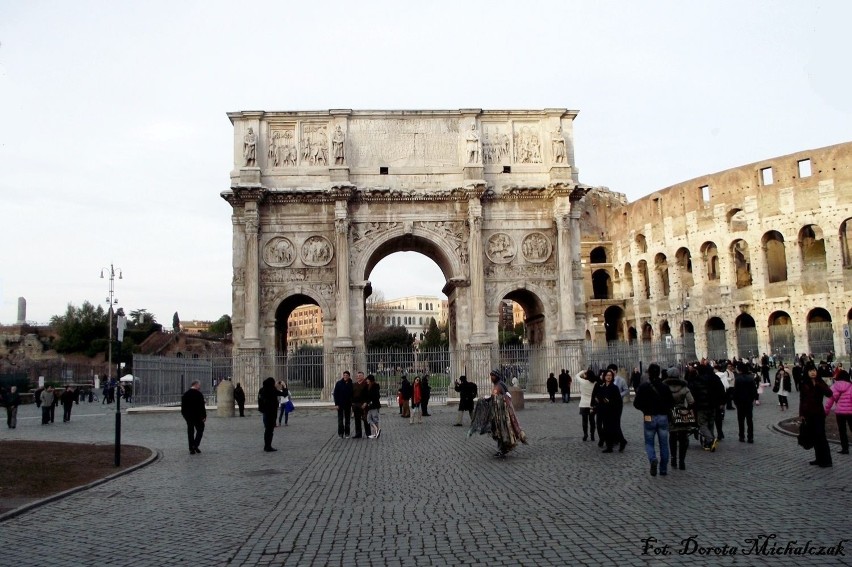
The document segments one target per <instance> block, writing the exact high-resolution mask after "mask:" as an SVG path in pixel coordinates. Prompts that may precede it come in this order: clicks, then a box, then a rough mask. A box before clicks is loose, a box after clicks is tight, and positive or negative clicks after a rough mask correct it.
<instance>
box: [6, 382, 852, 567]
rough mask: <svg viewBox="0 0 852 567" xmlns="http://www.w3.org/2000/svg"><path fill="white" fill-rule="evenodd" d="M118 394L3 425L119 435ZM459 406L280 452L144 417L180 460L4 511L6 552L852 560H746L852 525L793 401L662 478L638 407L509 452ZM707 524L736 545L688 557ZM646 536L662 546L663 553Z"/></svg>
mask: <svg viewBox="0 0 852 567" xmlns="http://www.w3.org/2000/svg"><path fill="white" fill-rule="evenodd" d="M794 397H795V394H794ZM791 405H793V406H794V407H796V406H797V401H796V400H792V401H791ZM105 407H106V406H99V405H91V406H89V405H88V404H82V405H80V406H76V407H75V409H74V414H73V415H72V421H71V422H70V423H67V424H62V423H56V424H53V425H50V426H42V425H40V424H39V421H38V420H37V418H36V415H35V408H34V407H32V406H30V407H27V408H22V412H21V418H20V419H19V425H18V428H17V429H15V430H8V429H6V428H3V429H2V431H0V438H2V439H40V440H57V441H75V442H105V443H110V442H111V441H112V439H113V414H112V413H109V411H108V410H106V409H105ZM213 413H214V414H215V412H213ZM455 415H456V414H455V411H453V409H452V408H445V407H435V408H433V415H432V417H427V418H424V420H423V421H424V423H423V424H422V425H410V424H409V423H408V422H407V420H403V419H401V418H400V417H398V415H397V414H396V410H395V408H394V409H385V410H383V415H382V424H383V432H382V436H381V438H380V439H378V440H370V439H366V438H365V439H359V440H355V439H350V440H345V439H339V438H338V437H337V435H336V424H335V414H334V411H333V410H330V409H318V408H306V407H301V408H298V409H297V411H296V412H295V413H294V414H292V415H291V423H290V426H289V427H286V428H285V427H282V428H279V429H277V430H276V433H275V441H274V442H273V445H274V446H276V447H277V448H278V449H279V450H278V452H276V453H264V452H262V451H261V448H262V427H261V424H260V419H259V417H258V416H257V414H254V413H253V414H251V415H249V416H248V417H245V418H233V419H224V418H217V417H215V415H211V417H210V418H209V419H208V425H207V430H206V432H205V435H204V441H203V443H202V450H203V451H204V452H203V453H202V454H200V455H194V456H190V454H189V452H188V451H187V449H186V448H185V446H184V444H185V428H184V426H183V422H182V420H181V418H180V416H179V415H178V414H165V415H163V414H156V415H155V414H133V415H127V416H125V417H124V420H123V436H122V438H123V441H124V442H125V443H128V444H138V445H144V446H147V447H151V448H153V449H158V450H160V451H161V452H162V458H161V459H160V460H158V461H157V462H155V463H153V464H152V465H149V466H147V467H145V468H142V469H140V470H138V471H135V472H133V473H131V474H128V475H125V476H122V477H120V478H117V479H115V480H113V481H110V482H107V483H105V484H101V485H99V486H97V487H95V488H93V489H90V490H85V491H82V492H79V493H77V494H74V495H72V496H69V497H67V498H64V499H62V500H60V501H57V502H54V503H51V504H48V505H45V506H42V507H40V508H37V509H35V510H32V511H30V512H27V513H25V514H22V515H20V516H18V517H15V518H12V519H10V520H8V521H6V522H4V523H2V524H0V549H3V550H4V551H3V555H2V559H0V564H2V565H10V566H11V565H15V566H25V565H46V564H50V565H51V566H53V567H60V566H64V565H92V566H106V565H193V566H199V565H234V566H236V565H459V564H469V565H473V564H488V565H566V564H573V565H606V564H618V565H684V564H687V565H689V564H695V565H699V564H700V565H761V564H765V565H850V564H852V543H850V544H849V550H848V552H847V550H846V543H845V542H844V547H843V550H844V552H845V553H847V554H846V555H843V556H838V557H833V556H813V555H807V556H792V555H781V556H777V555H762V554H759V553H751V554H748V555H746V553H747V552H749V551H754V550H753V545H752V543H751V542H750V540H751V539H754V538H760V537H762V536H769V537H772V536H774V539H772V540H769V545H768V546H767V547H766V548H765V549H766V551H767V552H768V551H769V550H770V549H771V548H773V547H774V546H777V547H779V548H781V549H784V548H785V547H786V546H787V545H788V543H789V542H797V543H794V544H792V545H793V547H796V546H800V547H801V546H804V545H805V544H806V542H808V541H810V542H811V543H810V546H811V547H812V548H818V547H819V546H835V545H837V544H838V542H840V541H841V540H843V539H844V538H850V531H849V529H850V528H849V525H850V518H852V514H850V512H849V510H850V507H849V496H850V491H852V489H850V482H849V478H850V472H852V461H850V458H849V456H846V455H837V454H836V450H837V447H836V446H832V451H833V456H834V463H835V466H834V468H831V469H820V468H817V467H813V466H809V465H808V461H809V460H811V459H812V458H813V452H806V451H804V450H802V449H800V448H798V447H797V446H796V442H795V439H793V438H791V437H787V436H783V435H781V434H779V433H776V432H774V431H772V430H771V429H770V426H771V425H772V424H773V423H774V422H776V421H778V420H779V419H780V417H781V416H782V414H780V413H779V411H778V408H777V406H774V405H768V404H764V405H763V406H760V407H758V408H755V416H756V429H757V432H756V441H755V444H754V445H749V444H744V443H738V442H737V440H736V420H735V416H734V415H733V412H731V413H730V414H729V416H728V417H727V419H726V430H727V432H726V433H727V439H726V440H725V441H724V442H723V443H722V444H721V446H720V448H719V450H718V451H717V452H715V453H708V452H704V451H701V450H696V444H695V443H694V442H693V444H692V446H691V449H690V451H689V454H688V456H687V470H686V471H670V472H669V475H668V476H667V477H656V478H652V477H650V476H649V474H648V463H647V458H646V457H645V453H644V450H643V442H642V430H641V415H640V414H639V412H638V411H635V410H634V409H633V408H632V406H630V405H627V406H626V407H625V410H624V419H623V426H624V431H625V435H626V437H627V439H628V441H629V444H628V445H627V448H626V450H625V452H624V453H622V454H619V453H618V452H616V453H614V454H602V453H601V452H600V450H599V449H598V447H597V444H595V443H591V442H585V443H584V442H582V432H581V429H580V420H579V416H578V415H577V406H576V401H575V402H572V403H571V404H567V405H566V404H561V403H557V404H550V403H527V407H526V409H524V410H523V411H521V412H519V417H520V420H521V423H522V425H523V426H524V429H525V430H526V431H527V434H528V436H529V438H530V440H531V444H530V445H528V446H521V447H520V448H519V449H518V450H516V451H515V452H514V453H512V454H511V456H510V457H509V458H507V459H506V460H496V459H494V458H493V457H492V456H491V455H492V454H493V452H494V450H495V444H494V442H493V441H492V440H491V439H490V437H488V436H476V437H473V438H468V437H467V436H466V434H465V433H466V430H467V428H466V427H465V428H461V427H453V426H452V423H453V421H454V419H455ZM784 415H786V414H784ZM832 419H833V418H832ZM3 458H14V457H13V456H12V455H5V456H3ZM690 536H694V537H695V539H694V541H695V542H696V544H697V545H698V546H701V548H702V549H703V548H710V547H715V548H717V553H718V552H721V551H724V549H723V548H722V546H727V547H728V549H729V550H730V549H733V550H734V551H735V552H736V555H732V556H730V555H716V554H712V555H710V556H709V557H708V556H707V555H702V554H701V553H699V551H697V550H696V551H695V552H694V553H692V554H686V555H684V554H681V553H680V552H682V551H684V549H685V547H684V545H685V544H683V543H681V542H682V541H683V540H684V539H685V538H689V537H690ZM647 538H654V539H655V540H656V544H655V547H653V548H651V547H649V548H648V549H647V550H645V544H644V543H643V539H647ZM46 541H49V542H50V546H49V548H50V550H51V551H50V552H44V551H43V550H44V548H43V547H40V545H39V542H46ZM761 544H762V541H761ZM664 545H666V546H668V547H667V548H664V547H663V546H664ZM686 550H687V551H692V550H693V546H692V544H686ZM643 551H647V553H643ZM654 551H656V552H657V553H661V554H659V555H658V554H655V553H654ZM665 552H668V553H670V554H668V555H666V554H662V553H665Z"/></svg>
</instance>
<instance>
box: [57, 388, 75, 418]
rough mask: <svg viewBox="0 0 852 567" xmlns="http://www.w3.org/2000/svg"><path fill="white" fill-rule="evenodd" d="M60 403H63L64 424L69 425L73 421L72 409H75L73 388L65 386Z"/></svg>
mask: <svg viewBox="0 0 852 567" xmlns="http://www.w3.org/2000/svg"><path fill="white" fill-rule="evenodd" d="M59 401H60V402H62V423H68V422H69V421H71V409H72V408H73V407H74V390H72V389H71V386H65V391H64V392H62V395H60V396H59Z"/></svg>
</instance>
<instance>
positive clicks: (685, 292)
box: [581, 143, 852, 359]
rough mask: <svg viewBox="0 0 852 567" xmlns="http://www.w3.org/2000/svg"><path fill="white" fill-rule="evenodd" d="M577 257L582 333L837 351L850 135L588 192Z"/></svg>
mask: <svg viewBox="0 0 852 567" xmlns="http://www.w3.org/2000/svg"><path fill="white" fill-rule="evenodd" d="M587 201H588V204H587V207H588V209H587V211H586V213H585V215H584V226H583V246H582V251H581V253H582V258H583V268H584V274H585V276H586V277H585V281H586V297H587V298H589V300H588V305H587V310H588V315H589V316H588V323H587V338H589V339H592V340H594V341H595V342H602V341H604V340H610V341H611V340H639V341H648V342H651V341H659V340H663V338H664V337H665V335H668V334H671V335H673V336H674V337H676V338H681V339H683V340H684V341H685V344H687V343H688V344H690V345H692V344H693V341H694V351H695V352H694V354H695V355H697V356H699V357H701V356H710V357H713V358H723V357H727V356H735V355H739V356H750V355H756V354H759V353H764V352H765V353H769V352H775V353H779V354H782V355H783V356H784V357H785V359H789V358H790V356H791V355H792V354H793V353H794V352H796V353H801V352H812V353H814V354H815V355H818V356H823V355H825V354H826V353H827V352H828V351H834V352H841V353H843V354H845V353H846V346H845V344H844V325H846V324H847V323H848V322H849V321H850V319H852V310H850V309H852V241H850V240H851V239H850V236H852V235H850V233H852V222H850V221H852V143H844V144H839V145H835V146H830V147H826V148H820V149H815V150H807V151H802V152H799V153H795V154H791V155H787V156H782V157H778V158H773V159H769V160H765V161H761V162H756V163H753V164H749V165H745V166H742V167H738V168H734V169H730V170H727V171H722V172H719V173H715V174H711V175H706V176H703V177H698V178H696V179H693V180H690V181H686V182H684V183H679V184H677V185H674V186H671V187H668V188H666V189H662V190H660V191H657V192H655V193H652V194H651V195H648V196H646V197H644V198H642V199H639V200H637V201H635V202H633V203H626V202H625V200H624V199H623V196H621V195H618V194H614V193H609V192H608V191H606V190H600V189H598V190H595V191H592V192H591V193H590V194H589V196H588V197H587Z"/></svg>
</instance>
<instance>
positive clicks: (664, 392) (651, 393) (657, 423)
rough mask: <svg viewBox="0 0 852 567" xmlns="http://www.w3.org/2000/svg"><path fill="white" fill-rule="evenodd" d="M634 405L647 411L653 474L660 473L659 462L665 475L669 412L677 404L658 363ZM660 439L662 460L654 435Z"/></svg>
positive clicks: (647, 449) (647, 443)
mask: <svg viewBox="0 0 852 567" xmlns="http://www.w3.org/2000/svg"><path fill="white" fill-rule="evenodd" d="M633 407H635V408H636V409H638V410H639V411H641V412H642V414H643V415H644V418H643V419H644V422H643V425H644V430H645V453H646V454H647V455H648V461H649V462H650V463H651V476H657V466H658V465H659V468H660V476H665V475H666V473H667V472H668V465H669V412H670V411H671V409H672V407H674V396H672V391H671V390H670V389H669V387H668V386H666V385H665V384H663V381H662V380H660V367H659V365H657V364H651V365H649V366H648V382H646V383H645V384H642V385H641V386H639V391H638V392H636V398H634V400H633ZM655 437H657V438H658V439H659V443H660V460H659V461H657V452H656V449H655V447H654V438H655Z"/></svg>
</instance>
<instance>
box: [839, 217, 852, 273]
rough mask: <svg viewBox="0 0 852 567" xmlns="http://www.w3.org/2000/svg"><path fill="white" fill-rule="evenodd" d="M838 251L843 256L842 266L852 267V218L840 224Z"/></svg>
mask: <svg viewBox="0 0 852 567" xmlns="http://www.w3.org/2000/svg"><path fill="white" fill-rule="evenodd" d="M840 253H841V255H842V256H843V267H844V268H852V218H848V219H846V220H845V221H843V223H842V224H841V225H840Z"/></svg>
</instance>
